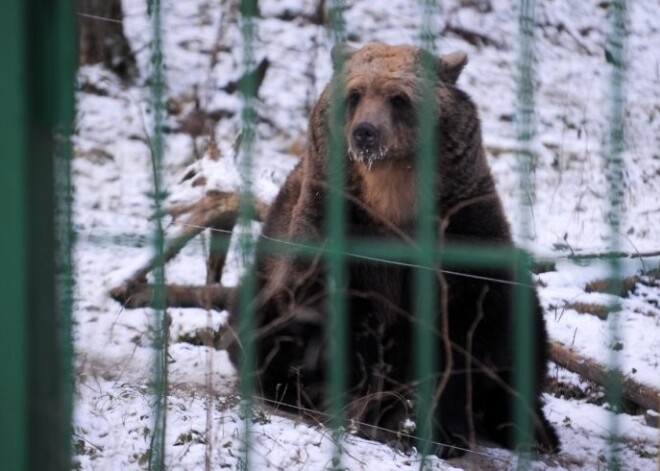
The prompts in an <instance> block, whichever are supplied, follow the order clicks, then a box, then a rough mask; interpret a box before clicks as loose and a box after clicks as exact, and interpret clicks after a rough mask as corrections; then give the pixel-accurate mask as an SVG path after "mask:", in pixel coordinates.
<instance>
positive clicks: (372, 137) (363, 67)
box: [229, 43, 558, 456]
mask: <svg viewBox="0 0 660 471" xmlns="http://www.w3.org/2000/svg"><path fill="white" fill-rule="evenodd" d="M333 54H335V58H337V57H338V56H337V55H338V54H339V55H341V57H342V58H343V59H344V65H343V67H342V68H341V69H340V70H338V71H336V72H335V76H334V78H333V80H332V81H331V83H330V84H329V85H328V86H327V87H326V89H325V91H324V92H323V93H322V95H321V97H320V98H319V101H318V103H317V105H316V107H315V108H314V110H313V112H312V115H311V117H310V122H309V135H308V140H309V142H308V150H307V155H306V157H305V158H304V159H303V161H302V162H301V163H300V164H299V165H298V167H297V168H296V169H295V170H294V171H293V172H292V173H291V174H290V176H289V177H288V179H287V181H286V183H285V184H284V187H283V188H282V190H281V192H280V193H279V195H278V196H277V198H276V200H275V202H274V203H273V205H272V207H271V210H270V213H269V216H268V218H267V220H266V223H265V225H264V228H263V234H264V236H265V237H267V238H275V239H281V240H286V241H301V242H317V243H319V244H323V242H324V240H325V236H324V234H325V233H326V230H327V224H326V222H327V220H326V217H325V195H326V193H327V186H326V185H327V183H326V182H327V161H328V151H329V137H330V136H339V137H340V138H342V139H341V140H342V141H343V142H345V143H346V144H345V145H346V147H345V155H346V159H345V169H346V176H347V181H348V186H347V188H346V211H347V212H346V223H347V231H348V236H349V237H351V238H354V239H361V240H365V241H370V240H371V241H373V240H381V241H382V240H386V241H399V242H402V243H411V241H412V240H414V237H415V226H416V213H417V201H416V184H415V182H416V170H415V165H416V155H417V152H418V144H417V135H418V132H417V110H418V108H419V103H420V100H421V96H420V95H421V80H420V78H419V77H420V62H421V61H420V59H421V58H423V57H424V58H426V59H428V58H429V57H430V56H429V53H428V52H426V51H423V50H421V49H419V48H416V47H414V46H407V45H403V46H388V45H385V44H378V43H376V44H369V45H367V46H365V47H363V48H362V49H360V50H352V49H349V48H340V49H336V50H335V51H333ZM433 61H434V63H436V64H437V80H436V81H435V97H436V100H435V106H434V116H433V119H434V120H435V123H436V135H437V150H438V152H437V156H436V158H437V169H438V170H437V175H435V177H434V181H435V185H434V188H433V192H434V193H433V195H432V196H433V198H435V201H436V203H437V207H438V208H440V212H439V213H438V214H436V217H435V224H436V231H437V238H438V241H446V242H459V243H464V244H470V243H475V244H481V245H483V244H490V245H500V246H504V247H510V246H511V245H512V242H511V235H510V231H509V226H508V223H507V221H506V218H505V216H504V212H503V209H502V205H501V202H500V199H499V197H498V195H497V193H496V190H495V185H494V183H493V179H492V177H491V173H490V170H489V168H488V165H487V162H486V159H485V155H484V151H483V147H482V142H481V131H480V126H479V120H478V117H477V112H476V108H475V106H474V105H473V103H472V101H471V100H470V98H469V97H468V96H467V95H466V94H465V93H464V92H462V91H461V90H460V89H458V88H457V87H456V85H455V82H456V80H457V79H458V76H459V74H460V72H461V70H462V69H463V67H464V66H465V64H466V62H467V58H466V56H465V54H463V53H454V54H450V55H448V56H443V57H441V58H440V59H436V58H433ZM340 84H343V86H342V88H341V90H338V92H339V93H338V94H337V95H338V96H340V97H341V98H342V99H343V100H344V102H345V104H346V119H345V125H344V126H343V127H342V128H341V129H335V128H334V127H333V126H332V123H331V121H332V120H331V119H330V98H331V97H333V96H335V89H336V87H338V86H340ZM256 268H257V279H258V283H257V290H258V291H257V296H256V298H255V302H254V305H253V306H252V307H253V308H254V310H255V313H256V317H255V322H256V327H257V328H256V332H255V333H254V337H252V338H251V339H250V341H251V342H253V345H254V346H255V347H256V349H257V357H256V358H257V370H256V377H255V379H256V382H257V385H258V387H259V390H260V393H261V394H263V395H264V396H265V397H266V398H268V399H272V400H275V401H278V402H280V403H281V404H282V406H291V407H293V408H295V407H302V408H306V409H312V410H316V411H323V410H325V408H326V407H327V398H326V388H327V382H326V376H327V371H328V362H329V361H332V359H331V358H328V350H327V348H326V332H325V330H326V328H327V326H328V322H329V321H328V319H327V317H326V299H325V298H326V290H327V287H326V278H325V268H324V262H323V259H322V258H321V257H320V256H319V257H317V258H314V259H309V258H304V257H292V256H283V255H278V254H270V255H266V254H261V255H259V257H258V259H257V267H256ZM456 271H458V272H460V271H461V269H460V268H457V269H456ZM462 271H463V273H462V274H461V273H458V274H457V273H456V272H454V273H452V274H440V272H438V277H437V278H438V281H437V284H436V287H437V292H438V294H439V296H438V297H439V298H440V302H439V309H438V313H437V316H436V326H435V328H434V329H433V331H434V334H433V335H435V338H436V343H437V346H438V348H437V350H438V355H439V356H438V358H437V359H436V364H437V368H438V370H437V377H438V378H440V377H442V376H443V372H444V371H445V367H447V366H451V371H450V372H449V373H450V374H449V376H448V381H447V383H446V385H445V386H444V389H443V390H442V391H438V393H437V397H438V398H439V400H438V403H437V404H434V406H437V407H435V413H434V420H433V428H434V431H435V437H436V439H438V440H439V441H441V442H443V443H446V444H448V445H449V446H445V447H441V448H440V449H438V450H437V453H438V454H440V455H441V456H451V455H455V454H461V452H460V451H458V450H457V449H455V448H453V446H459V447H469V446H470V445H471V444H472V440H471V438H472V437H473V432H474V431H475V430H476V433H479V434H482V435H483V436H486V437H488V438H490V439H493V440H495V441H497V442H498V443H501V444H502V445H505V446H508V447H512V446H513V444H514V442H513V438H512V429H513V427H512V423H513V422H514V421H513V417H512V406H513V401H514V399H513V398H514V397H515V394H512V392H513V386H512V381H513V378H512V368H513V362H514V352H513V345H514V339H513V338H512V335H513V334H512V332H513V330H514V324H515V322H516V316H517V315H518V314H516V312H515V311H514V309H513V295H512V287H511V284H510V283H506V282H507V281H511V280H512V275H511V273H509V272H508V271H506V270H486V269H471V270H469V271H467V270H462ZM466 274H467V275H477V277H476V278H475V277H474V276H464V275H466ZM479 277H486V278H488V277H490V278H495V279H499V280H503V281H504V283H501V282H498V281H488V280H486V279H484V278H479ZM413 283H414V270H413V269H411V268H408V267H405V266H400V265H395V264H389V263H383V262H375V261H369V260H364V259H359V258H349V259H348V273H347V277H346V279H345V280H344V283H343V285H340V286H335V287H334V289H337V290H341V292H342V293H344V294H345V295H346V296H347V306H348V313H347V316H348V324H349V331H348V342H347V343H348V352H347V355H348V371H347V377H348V390H347V392H346V397H345V400H346V402H347V403H348V408H347V411H346V412H347V416H348V418H350V419H355V421H357V422H361V423H363V424H364V425H361V426H360V427H359V432H360V433H361V434H362V435H364V436H367V437H370V438H373V439H376V440H380V441H385V442H388V441H392V440H395V439H396V438H397V431H398V430H399V427H400V424H401V423H402V422H403V421H404V419H406V418H408V417H410V416H411V414H412V410H411V406H410V404H411V402H410V399H414V394H415V393H414V390H415V388H414V381H415V378H414V375H413V372H412V365H413V364H414V361H413V360H414V356H413V352H412V349H413V346H414V345H413V330H414V322H415V318H414V314H413V313H414V306H415V303H416V300H415V294H414V293H415V290H414V284H413ZM530 284H531V280H530ZM443 293H445V294H446V296H444V295H443ZM533 296H534V299H535V302H534V312H533V316H534V342H533V343H534V351H533V358H534V361H533V362H532V363H533V367H534V371H532V372H530V374H532V375H533V377H534V398H533V401H532V403H530V404H528V408H529V410H530V411H531V417H532V419H533V421H534V424H535V427H534V428H535V431H534V437H533V439H531V440H530V442H532V443H533V444H534V445H535V446H537V447H538V448H540V449H542V450H544V451H554V450H557V449H558V439H557V435H556V433H555V431H554V429H553V428H552V426H551V425H550V424H549V423H548V422H547V420H546V419H545V416H544V414H543V411H542V410H541V403H540V394H541V389H542V384H543V381H544V379H545V375H546V360H547V352H546V348H547V346H546V343H547V338H546V337H547V335H546V331H545V326H544V323H543V318H542V313H541V310H540V307H539V305H538V301H537V300H536V295H535V293H533ZM443 306H446V311H443V309H442V307H443ZM233 312H238V310H237V308H236V307H234V309H233ZM443 317H445V318H446V321H447V322H446V323H443ZM232 325H233V326H234V328H236V325H237V321H236V318H235V317H234V319H233V320H232ZM238 338H239V336H235V337H233V338H232V339H231V341H230V343H231V345H230V348H229V350H230V354H231V356H232V358H233V359H234V361H238V360H239V359H240V355H241V351H242V349H241V346H240V344H239V342H238V341H237V339H238ZM447 338H448V339H449V341H450V342H449V345H446V344H445V341H446V340H447ZM468 350H469V351H468ZM449 351H451V353H450V355H448V354H447V353H448V352H449ZM450 357H451V359H450ZM467 368H471V370H472V374H470V375H468V374H466V369H467ZM468 398H471V399H470V400H469V399H468ZM468 400H469V403H467V402H468ZM371 426H376V427H379V428H375V427H371ZM383 429H388V430H390V431H389V432H388V431H385V430H383Z"/></svg>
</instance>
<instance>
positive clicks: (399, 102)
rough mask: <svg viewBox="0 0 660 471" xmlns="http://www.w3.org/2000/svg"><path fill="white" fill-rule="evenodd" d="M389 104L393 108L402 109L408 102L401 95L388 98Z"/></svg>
mask: <svg viewBox="0 0 660 471" xmlns="http://www.w3.org/2000/svg"><path fill="white" fill-rule="evenodd" d="M390 103H391V104H392V106H393V107H394V108H403V107H405V106H406V105H407V104H408V100H407V99H406V98H405V97H404V96H403V95H394V96H393V97H392V98H390Z"/></svg>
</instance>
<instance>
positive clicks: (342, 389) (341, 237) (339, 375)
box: [325, 0, 348, 469]
mask: <svg viewBox="0 0 660 471" xmlns="http://www.w3.org/2000/svg"><path fill="white" fill-rule="evenodd" d="M345 8H346V5H345V2H344V1H343V0H334V1H333V2H332V3H331V6H330V29H331V37H332V41H333V44H334V45H335V46H336V45H338V44H342V43H343V42H344V41H345V40H346V31H345V27H346V26H345V23H344V17H343V14H344V10H345ZM334 60H337V61H338V63H335V64H333V67H334V69H335V71H337V72H336V73H337V77H336V78H335V79H336V82H335V87H334V88H333V90H332V96H331V97H330V101H331V106H330V117H329V119H330V120H331V122H332V123H333V124H332V128H333V129H335V130H339V129H343V127H344V121H345V119H346V118H345V113H346V107H345V104H344V99H343V97H342V89H343V80H344V78H343V76H341V73H340V71H341V70H342V66H343V64H342V63H341V62H342V61H343V60H344V58H343V54H338V55H337V56H336V57H335V58H334ZM342 137H343V134H342V133H340V132H335V133H330V136H329V141H330V142H329V144H330V146H329V155H328V166H327V174H328V193H327V198H326V215H327V218H326V228H325V230H326V235H327V241H328V244H327V249H328V252H327V267H328V272H327V283H328V300H327V302H328V306H327V309H328V318H329V319H330V325H329V326H328V331H327V338H328V345H329V350H330V354H329V356H328V358H330V364H329V365H328V369H329V372H330V374H329V379H330V384H329V385H328V391H327V393H328V395H329V398H330V401H329V404H330V411H329V412H330V416H331V424H330V425H331V426H332V427H333V439H334V441H335V450H334V456H333V467H334V468H337V469H338V468H340V466H341V430H342V427H343V425H344V417H343V414H342V409H343V407H344V402H345V400H346V384H347V372H346V365H347V362H346V357H347V355H346V349H347V347H348V342H347V341H346V335H347V329H346V317H347V313H346V309H347V300H346V296H347V293H346V290H345V289H344V288H345V286H346V283H345V281H346V277H347V271H346V258H345V252H346V223H345V219H346V217H345V211H346V205H345V199H344V197H345V191H344V189H345V187H346V171H345V165H346V162H345V161H346V155H345V153H344V150H343V149H345V143H344V142H343V141H342Z"/></svg>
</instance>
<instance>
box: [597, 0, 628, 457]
mask: <svg viewBox="0 0 660 471" xmlns="http://www.w3.org/2000/svg"><path fill="white" fill-rule="evenodd" d="M611 9H612V10H611V13H610V20H611V24H610V32H609V35H608V38H607V45H606V50H605V52H606V59H607V62H609V63H610V65H611V75H610V82H609V89H608V97H609V100H610V101H609V106H610V109H609V120H608V128H607V135H606V136H605V143H604V151H605V152H604V155H603V158H604V159H605V164H606V169H607V171H606V172H607V175H606V176H607V183H608V195H609V212H608V222H609V225H610V247H609V250H610V253H612V254H615V253H619V252H620V249H621V212H622V204H623V196H624V195H623V192H624V188H623V184H624V174H623V155H622V154H623V151H624V146H625V140H624V127H625V118H624V113H625V96H624V83H625V77H626V57H625V52H626V19H627V18H626V16H627V2H626V0H615V1H613V2H612V3H611ZM609 269H610V283H609V286H608V292H609V293H610V294H612V295H613V296H614V297H615V299H617V301H615V302H614V303H613V304H614V305H613V306H611V309H610V315H609V316H608V322H609V331H610V358H609V361H608V363H609V365H608V366H609V367H608V381H607V383H608V384H607V388H606V397H607V401H608V402H609V403H610V405H611V407H612V410H613V412H614V413H613V414H612V416H611V417H612V421H611V423H610V427H609V437H610V441H609V449H608V466H609V468H610V469H612V470H617V469H620V468H621V463H620V461H619V456H618V447H619V443H618V436H619V424H618V418H617V413H618V412H620V410H621V383H620V379H619V375H618V372H619V370H620V366H619V358H618V349H616V348H614V345H616V344H617V342H618V341H619V313H620V310H621V306H620V305H619V303H618V296H619V294H620V293H621V263H620V260H619V259H618V258H617V257H615V256H614V255H613V256H612V257H611V258H610V262H609Z"/></svg>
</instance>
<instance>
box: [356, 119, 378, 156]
mask: <svg viewBox="0 0 660 471" xmlns="http://www.w3.org/2000/svg"><path fill="white" fill-rule="evenodd" d="M379 134H380V133H379V132H378V129H376V126H374V125H373V124H371V123H367V122H362V123H360V124H358V125H357V126H356V127H355V129H354V130H353V143H354V144H355V147H356V148H358V149H360V150H370V149H374V148H376V147H378V145H379V144H378V141H379Z"/></svg>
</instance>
